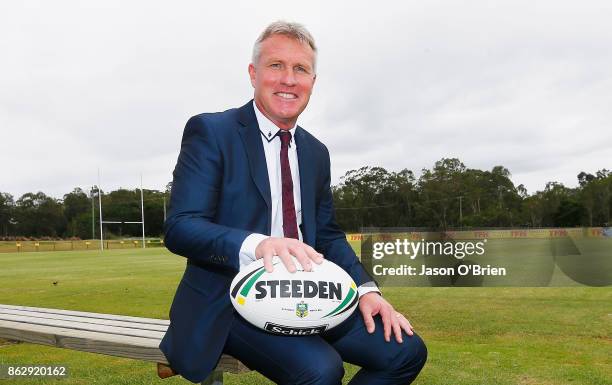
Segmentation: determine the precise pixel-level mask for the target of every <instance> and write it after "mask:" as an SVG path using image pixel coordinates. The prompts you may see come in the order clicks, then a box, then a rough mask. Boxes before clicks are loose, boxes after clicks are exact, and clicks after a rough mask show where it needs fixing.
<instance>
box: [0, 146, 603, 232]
mask: <svg viewBox="0 0 612 385" xmlns="http://www.w3.org/2000/svg"><path fill="white" fill-rule="evenodd" d="M577 179H578V186H577V187H575V188H569V187H565V186H564V185H563V184H561V183H558V182H548V183H546V187H545V188H544V190H542V191H537V192H535V193H533V194H528V192H527V190H526V188H525V187H524V186H523V185H522V184H520V185H518V186H515V185H514V183H513V182H512V181H511V180H510V172H509V171H508V169H506V168H505V167H503V166H495V167H493V168H492V169H491V170H490V171H486V170H485V171H483V170H477V169H470V168H467V167H466V166H465V165H464V164H463V163H462V162H461V161H460V160H459V159H456V158H443V159H441V160H439V161H437V162H436V163H435V165H434V167H433V168H431V169H423V170H422V172H421V176H420V177H419V178H418V179H417V178H416V177H415V176H414V173H413V172H412V171H410V170H407V169H404V170H401V171H399V172H394V171H388V170H386V169H384V168H382V167H369V166H365V167H361V168H359V169H356V170H351V171H348V172H347V173H346V174H345V175H344V176H343V177H342V178H341V179H340V183H338V184H337V185H335V186H332V193H333V196H334V203H335V206H336V217H337V219H338V222H339V224H340V226H341V227H342V228H343V229H344V230H345V231H350V232H358V231H359V230H360V228H362V227H426V228H433V229H469V228H480V227H525V228H529V227H576V226H609V225H610V222H611V221H610V216H611V213H612V173H611V172H610V171H608V170H607V169H602V170H599V171H597V172H596V173H594V174H590V173H587V172H584V171H582V172H580V173H579V174H578V175H577ZM170 189H171V184H168V186H166V190H165V191H157V190H147V189H144V190H143V196H144V199H143V201H144V216H145V234H146V235H147V236H150V237H158V236H161V234H162V227H163V220H164V212H165V207H164V205H165V203H166V202H168V197H169V193H170ZM97 197H98V193H97V187H95V186H94V187H92V188H91V189H90V190H89V191H85V190H83V189H81V188H78V187H77V188H75V189H73V190H72V191H71V192H69V193H67V194H65V195H64V196H63V198H62V199H56V198H53V197H50V196H48V195H46V194H44V193H43V192H37V193H26V194H23V195H22V196H21V197H19V198H18V199H16V200H15V199H14V197H13V196H12V195H11V194H8V193H3V192H0V237H2V238H5V239H9V238H10V239H12V238H14V237H19V236H25V237H36V238H44V237H63V238H70V237H74V238H81V239H89V238H92V237H93V238H99V237H100V233H99V231H100V230H99V224H98V221H99V207H98V198H97ZM102 208H103V213H102V215H103V219H104V220H105V221H119V222H128V221H134V222H136V221H140V218H141V210H140V189H134V190H129V189H119V190H115V191H111V192H108V193H105V192H102ZM141 234H142V230H141V227H140V224H126V223H118V224H105V225H104V235H105V237H106V238H113V237H130V236H140V235H141Z"/></svg>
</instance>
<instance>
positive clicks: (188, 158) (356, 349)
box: [160, 22, 427, 385]
mask: <svg viewBox="0 0 612 385" xmlns="http://www.w3.org/2000/svg"><path fill="white" fill-rule="evenodd" d="M315 66H316V46H315V43H314V40H313V38H312V36H311V35H310V33H309V32H308V31H307V30H306V29H305V28H304V27H303V26H301V25H299V24H295V23H286V22H276V23H272V24H271V25H270V26H268V28H266V30H265V31H264V32H263V33H262V34H261V35H260V36H259V38H258V40H257V41H256V43H255V46H254V48H253V60H252V63H251V64H250V65H249V75H250V79H251V84H252V85H253V87H254V89H255V92H254V100H253V101H250V102H248V103H247V104H246V105H244V106H242V107H240V108H237V109H231V110H227V111H225V112H220V113H210V114H201V115H197V116H194V117H192V118H191V119H190V120H189V121H188V122H187V125H186V127H185V131H184V133H183V139H182V143H181V152H180V155H179V158H178V162H177V165H176V168H175V170H174V180H173V184H172V197H171V201H170V212H169V216H168V219H167V221H166V223H165V243H166V246H167V247H168V249H169V250H171V251H172V252H174V253H176V254H179V255H182V256H184V257H186V258H187V266H186V269H185V273H184V275H183V277H182V279H181V282H180V284H179V286H178V288H177V292H176V295H175V297H174V301H173V303H172V307H171V309H170V326H169V328H168V331H167V333H166V335H165V336H164V338H163V340H162V342H161V344H160V348H161V349H162V351H163V352H164V354H165V355H166V357H167V359H168V362H169V363H170V365H171V367H172V368H173V369H174V371H176V372H178V373H180V374H181V375H182V376H183V377H185V378H186V379H188V380H190V381H193V382H198V381H202V380H203V379H204V378H205V377H206V376H207V375H208V374H209V373H210V372H211V371H212V370H213V368H214V367H215V366H216V364H217V361H218V359H219V357H220V356H221V354H222V353H226V354H230V355H232V356H234V357H236V358H237V359H239V360H240V361H242V362H243V363H244V364H246V365H247V366H248V367H249V368H251V369H254V370H257V371H259V372H260V373H262V374H263V375H265V376H266V377H268V378H270V379H271V380H273V381H274V382H276V383H281V384H334V385H336V384H340V382H341V379H342V376H343V374H344V371H343V364H342V363H343V361H346V362H350V363H353V364H355V365H358V366H361V367H362V369H361V370H360V371H359V372H358V373H357V374H356V375H355V376H354V377H353V379H352V380H351V384H353V385H357V384H368V385H376V384H408V383H411V382H412V381H413V380H414V378H416V376H417V375H418V373H419V372H420V370H421V368H422V367H423V365H424V364H425V360H426V357H427V349H426V347H425V345H424V343H423V341H422V340H421V339H420V337H419V336H418V335H416V334H415V333H414V332H413V330H412V326H411V325H410V323H409V321H408V320H407V319H406V318H405V317H404V316H403V315H402V314H401V313H399V312H397V311H395V310H394V309H393V307H392V306H391V305H390V304H389V303H388V302H387V301H386V300H385V299H384V298H383V297H382V296H381V294H380V292H379V291H378V289H377V287H376V285H375V283H374V282H373V280H372V278H371V277H370V276H369V275H368V274H367V273H366V271H365V269H364V268H363V266H362V265H361V263H359V261H358V259H357V257H356V255H355V253H354V252H353V250H352V249H351V247H350V246H349V244H348V242H347V241H346V236H345V234H344V233H343V232H342V231H341V230H340V228H339V227H338V225H337V223H336V220H335V218H334V208H333V201H332V192H331V188H330V161H329V153H328V151H327V148H326V147H325V146H324V145H323V144H322V143H321V142H319V141H318V140H317V139H316V138H315V137H314V136H312V135H311V134H310V133H308V132H307V131H306V130H304V129H303V128H301V127H299V126H297V118H298V116H299V115H300V113H301V112H302V111H303V110H304V109H305V108H306V105H307V104H308V100H309V98H310V95H311V92H312V88H313V86H314V83H315V80H316V67H315ZM274 255H277V256H279V257H280V259H281V260H282V262H283V263H284V264H285V266H286V267H287V269H288V270H289V271H295V270H296V266H295V264H294V263H293V261H292V258H291V256H295V258H296V259H297V261H298V263H299V264H300V265H301V266H302V267H303V268H304V269H305V270H311V269H312V266H313V264H317V263H321V261H322V258H327V259H328V260H330V261H333V262H334V263H336V264H338V265H339V266H341V267H342V268H343V269H344V270H346V271H347V272H348V273H349V274H350V275H351V277H352V278H353V280H354V281H355V283H356V284H357V285H358V286H359V294H360V299H359V310H360V311H359V312H355V313H354V314H353V315H352V316H351V317H350V318H349V319H347V320H346V321H345V322H344V323H342V324H341V325H340V326H338V327H336V328H334V329H331V330H329V331H326V332H324V333H323V334H321V335H315V336H308V337H285V336H278V335H272V334H269V333H267V332H265V331H263V330H260V329H258V328H256V327H254V326H252V325H250V324H249V323H247V322H246V321H245V320H244V319H242V318H241V317H240V316H239V315H238V314H237V313H236V312H235V311H234V310H233V307H232V305H231V303H230V300H229V294H228V290H229V285H230V282H231V280H232V278H233V277H234V276H235V275H236V273H237V272H238V271H239V270H240V269H241V267H243V266H246V265H247V264H248V263H250V262H252V261H254V260H256V259H260V258H263V260H264V265H265V266H266V269H267V270H269V271H271V270H272V263H271V260H272V257H273V256H274Z"/></svg>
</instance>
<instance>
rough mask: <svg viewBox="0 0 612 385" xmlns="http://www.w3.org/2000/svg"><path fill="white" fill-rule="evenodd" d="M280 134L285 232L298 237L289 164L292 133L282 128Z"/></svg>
mask: <svg viewBox="0 0 612 385" xmlns="http://www.w3.org/2000/svg"><path fill="white" fill-rule="evenodd" d="M278 136H279V137H280V140H281V151H280V162H281V180H282V183H283V233H284V235H285V238H295V239H299V237H298V230H297V221H296V219H295V204H294V203H293V180H292V179H291V167H290V166H289V155H288V152H289V142H291V133H290V132H289V131H286V130H280V131H279V133H278Z"/></svg>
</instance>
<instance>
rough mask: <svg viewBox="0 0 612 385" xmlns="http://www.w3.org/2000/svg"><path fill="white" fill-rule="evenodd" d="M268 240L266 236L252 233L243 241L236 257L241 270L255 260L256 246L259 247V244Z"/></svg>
mask: <svg viewBox="0 0 612 385" xmlns="http://www.w3.org/2000/svg"><path fill="white" fill-rule="evenodd" d="M268 238H269V237H268V236H267V235H263V234H258V233H252V234H249V235H248V236H247V237H246V238H245V239H244V241H243V242H242V246H240V254H239V255H238V258H239V259H240V268H241V269H242V268H243V267H245V266H246V265H248V264H249V263H251V262H253V261H255V260H256V259H257V257H256V256H255V249H256V248H257V245H259V243H260V242H261V241H263V240H264V239H268Z"/></svg>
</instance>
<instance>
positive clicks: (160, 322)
mask: <svg viewBox="0 0 612 385" xmlns="http://www.w3.org/2000/svg"><path fill="white" fill-rule="evenodd" d="M0 309H12V310H30V311H36V312H40V313H50V314H64V315H73V316H82V317H90V318H98V319H108V320H117V321H127V322H138V323H148V324H153V325H166V326H168V325H170V321H169V320H162V319H155V318H141V317H132V316H126V315H116V314H103V313H89V312H83V311H75V310H60V309H50V308H44V307H31V306H16V305H5V304H0Z"/></svg>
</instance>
